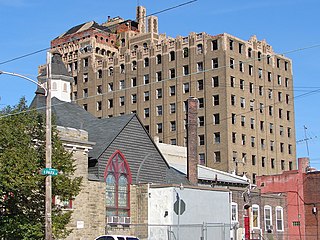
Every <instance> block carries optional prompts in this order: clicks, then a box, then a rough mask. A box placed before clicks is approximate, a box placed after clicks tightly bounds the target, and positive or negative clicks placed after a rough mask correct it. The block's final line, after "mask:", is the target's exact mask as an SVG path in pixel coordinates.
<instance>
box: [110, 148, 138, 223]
mask: <svg viewBox="0 0 320 240" xmlns="http://www.w3.org/2000/svg"><path fill="white" fill-rule="evenodd" d="M104 178H105V181H106V208H107V217H112V216H118V217H128V216H130V201H129V192H130V191H129V190H130V184H131V181H132V179H131V172H130V168H129V165H128V162H127V160H126V159H125V157H124V155H123V154H122V153H121V152H120V151H119V150H117V151H115V153H113V154H112V156H111V157H110V158H109V160H108V164H107V167H106V170H105V173H104Z"/></svg>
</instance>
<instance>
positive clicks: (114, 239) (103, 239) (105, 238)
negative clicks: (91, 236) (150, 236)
mask: <svg viewBox="0 0 320 240" xmlns="http://www.w3.org/2000/svg"><path fill="white" fill-rule="evenodd" d="M95 240H139V238H137V237H133V236H121V235H102V236H99V237H97V238H96V239H95Z"/></svg>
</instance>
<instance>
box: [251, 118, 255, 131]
mask: <svg viewBox="0 0 320 240" xmlns="http://www.w3.org/2000/svg"><path fill="white" fill-rule="evenodd" d="M250 127H251V129H254V128H255V120H254V118H251V119H250Z"/></svg>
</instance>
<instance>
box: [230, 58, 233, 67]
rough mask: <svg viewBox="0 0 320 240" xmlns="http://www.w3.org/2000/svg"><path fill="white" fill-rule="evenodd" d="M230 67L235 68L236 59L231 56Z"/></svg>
mask: <svg viewBox="0 0 320 240" xmlns="http://www.w3.org/2000/svg"><path fill="white" fill-rule="evenodd" d="M230 68H232V69H233V68H234V59H233V58H230Z"/></svg>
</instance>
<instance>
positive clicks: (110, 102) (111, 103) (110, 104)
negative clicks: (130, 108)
mask: <svg viewBox="0 0 320 240" xmlns="http://www.w3.org/2000/svg"><path fill="white" fill-rule="evenodd" d="M108 108H113V99H108Z"/></svg>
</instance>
